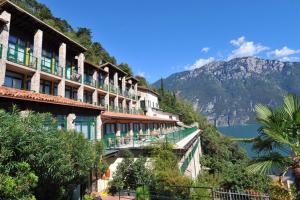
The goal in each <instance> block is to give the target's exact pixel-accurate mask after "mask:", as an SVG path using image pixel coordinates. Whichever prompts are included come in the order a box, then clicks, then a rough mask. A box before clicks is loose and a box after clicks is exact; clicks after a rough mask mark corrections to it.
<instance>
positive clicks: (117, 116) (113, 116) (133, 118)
mask: <svg viewBox="0 0 300 200" xmlns="http://www.w3.org/2000/svg"><path fill="white" fill-rule="evenodd" d="M101 118H102V119H103V122H104V123H105V122H116V121H120V122H124V123H126V122H156V123H176V122H177V121H176V120H171V119H163V118H159V117H150V116H146V115H133V114H126V113H117V112H107V111H106V112H103V113H102V114H101Z"/></svg>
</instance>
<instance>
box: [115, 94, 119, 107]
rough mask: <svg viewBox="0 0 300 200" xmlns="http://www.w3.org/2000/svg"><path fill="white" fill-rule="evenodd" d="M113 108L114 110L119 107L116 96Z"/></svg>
mask: <svg viewBox="0 0 300 200" xmlns="http://www.w3.org/2000/svg"><path fill="white" fill-rule="evenodd" d="M114 106H115V108H116V107H119V98H118V96H116V97H115V99H114Z"/></svg>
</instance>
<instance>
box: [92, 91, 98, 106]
mask: <svg viewBox="0 0 300 200" xmlns="http://www.w3.org/2000/svg"><path fill="white" fill-rule="evenodd" d="M92 98H93V99H92V100H93V104H94V105H98V92H97V89H95V90H94V92H93V96H92ZM99 103H100V102H99Z"/></svg>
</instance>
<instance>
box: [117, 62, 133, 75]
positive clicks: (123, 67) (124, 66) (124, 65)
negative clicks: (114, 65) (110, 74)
mask: <svg viewBox="0 0 300 200" xmlns="http://www.w3.org/2000/svg"><path fill="white" fill-rule="evenodd" d="M118 67H119V68H120V69H121V70H123V71H124V72H126V73H127V76H128V77H130V76H132V75H133V72H132V69H131V67H130V66H129V65H128V64H127V63H121V64H119V66H118Z"/></svg>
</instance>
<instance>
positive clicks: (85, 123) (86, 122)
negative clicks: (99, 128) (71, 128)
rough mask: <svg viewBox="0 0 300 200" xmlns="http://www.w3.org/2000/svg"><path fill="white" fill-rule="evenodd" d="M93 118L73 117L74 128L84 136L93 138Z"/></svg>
mask: <svg viewBox="0 0 300 200" xmlns="http://www.w3.org/2000/svg"><path fill="white" fill-rule="evenodd" d="M95 124H96V123H95V119H94V118H93V117H84V116H82V117H80V116H77V117H76V119H75V129H76V131H77V132H81V133H82V134H83V135H84V137H85V138H87V139H90V140H94V139H96V134H95V132H96V126H95Z"/></svg>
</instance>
